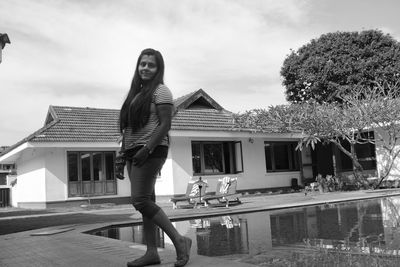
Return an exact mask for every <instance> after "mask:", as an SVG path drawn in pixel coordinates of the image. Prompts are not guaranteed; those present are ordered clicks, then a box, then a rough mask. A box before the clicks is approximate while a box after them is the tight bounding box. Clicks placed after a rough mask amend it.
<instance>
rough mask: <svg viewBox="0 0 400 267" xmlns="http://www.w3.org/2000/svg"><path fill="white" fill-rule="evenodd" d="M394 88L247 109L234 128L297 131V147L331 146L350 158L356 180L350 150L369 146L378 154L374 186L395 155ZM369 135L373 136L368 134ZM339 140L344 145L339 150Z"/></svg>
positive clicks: (397, 105) (397, 102)
mask: <svg viewBox="0 0 400 267" xmlns="http://www.w3.org/2000/svg"><path fill="white" fill-rule="evenodd" d="M399 89H400V88H399V84H395V85H390V84H385V83H375V86H374V87H371V88H365V87H361V86H357V87H354V88H353V93H352V94H346V93H344V92H342V93H340V94H338V95H337V97H338V98H339V99H340V100H341V102H340V103H339V102H331V103H327V102H323V103H318V102H317V101H307V102H303V103H298V104H290V105H279V106H275V107H273V106H271V107H269V108H268V109H256V110H251V111H247V112H245V113H242V114H236V116H235V122H236V127H238V128H247V129H248V128H250V129H253V130H254V131H261V132H262V131H271V130H277V131H279V132H294V131H299V132H301V133H302V134H303V138H302V139H301V140H300V141H299V145H298V148H299V149H302V148H303V147H304V146H309V145H311V146H312V147H314V145H315V144H316V143H318V142H329V143H333V144H335V145H336V146H337V148H338V149H339V150H340V151H342V152H343V153H344V154H345V155H346V156H348V157H349V158H350V159H351V161H352V163H353V172H354V176H355V177H356V179H357V180H358V181H362V177H363V171H364V169H363V166H362V164H361V163H360V160H359V159H358V157H357V153H356V150H355V147H356V146H357V145H358V144H368V143H370V144H374V145H375V147H376V149H377V152H378V153H377V154H378V156H379V160H378V161H379V162H378V163H379V166H378V171H379V176H380V181H379V183H378V185H377V186H379V185H380V184H381V182H382V181H383V180H384V179H385V178H387V177H388V176H389V175H390V173H391V171H392V170H393V168H394V167H395V166H396V163H398V161H397V159H398V157H399V155H400V144H399V138H400V98H398V96H399V94H400V90H399ZM370 132H374V135H373V136H372V135H369V134H368V133H370ZM344 142H347V143H348V144H350V146H349V147H346V146H344V145H343V144H344ZM398 171H400V170H398Z"/></svg>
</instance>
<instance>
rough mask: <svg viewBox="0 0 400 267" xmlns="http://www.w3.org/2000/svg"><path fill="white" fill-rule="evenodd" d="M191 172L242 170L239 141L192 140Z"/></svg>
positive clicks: (204, 173) (223, 172)
mask: <svg viewBox="0 0 400 267" xmlns="http://www.w3.org/2000/svg"><path fill="white" fill-rule="evenodd" d="M192 164H193V174H195V175H213V174H229V173H239V172H243V160H242V144H241V142H198V141H194V142H192Z"/></svg>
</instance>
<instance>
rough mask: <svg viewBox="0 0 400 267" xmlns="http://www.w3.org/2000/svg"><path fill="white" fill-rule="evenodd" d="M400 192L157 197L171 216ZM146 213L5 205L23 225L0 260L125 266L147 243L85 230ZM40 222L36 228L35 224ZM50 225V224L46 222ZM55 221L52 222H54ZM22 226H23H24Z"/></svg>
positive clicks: (166, 260) (169, 254) (201, 260)
mask: <svg viewBox="0 0 400 267" xmlns="http://www.w3.org/2000/svg"><path fill="white" fill-rule="evenodd" d="M396 195H400V189H387V190H375V191H351V192H334V193H318V192H313V193H311V194H307V195H305V194H304V193H301V192H299V193H290V194H278V195H272V194H271V195H268V194H262V195H261V194H260V195H249V196H243V197H241V200H242V204H239V205H234V206H231V207H229V208H226V207H206V208H205V207H201V208H196V209H186V208H185V209H172V204H171V203H169V202H168V201H167V200H160V201H159V202H158V203H159V204H160V206H162V208H163V209H164V211H165V212H166V213H167V214H168V216H169V217H170V218H171V219H172V220H175V219H182V218H188V217H190V218H193V217H202V216H205V215H224V214H235V213H243V212H251V211H259V210H277V209H283V208H290V207H302V206H309V205H316V204H329V203H337V202H346V201H354V200H360V199H370V198H378V197H385V196H396ZM140 220H141V216H140V214H138V213H137V212H136V211H134V210H133V208H132V207H131V206H129V205H118V206H99V207H96V208H94V207H93V208H91V207H87V208H81V207H76V208H59V209H55V210H51V211H49V212H43V211H37V212H25V213H24V212H21V210H18V209H13V208H1V209H0V228H3V230H6V228H7V227H8V228H12V227H18V226H19V227H24V228H23V230H26V229H31V230H28V231H20V232H16V233H11V234H3V235H0V266H13V267H14V266H15V267H17V266H18V267H20V266H38V267H42V266H49V267H50V266H51V267H53V266H74V267H81V266H82V267H88V266H96V267H97V266H98V267H101V266H126V263H127V262H128V261H131V260H133V259H134V258H136V257H138V256H140V255H142V254H143V252H144V249H145V247H144V246H143V245H139V244H135V243H131V242H125V241H120V240H113V239H109V238H103V237H100V236H95V235H88V234H85V233H84V232H85V231H89V230H92V229H97V228H102V227H106V226H110V225H122V224H129V223H134V222H140ZM32 225H35V227H34V228H35V229H33V228H30V226H32ZM40 225H42V226H48V227H44V228H43V227H42V228H40ZM49 225H50V226H49ZM21 229H22V228H19V230H21ZM160 256H161V258H162V262H161V264H160V265H156V266H173V263H174V261H175V257H176V256H175V251H174V249H173V247H172V246H171V245H168V244H167V245H166V247H165V248H164V249H160ZM187 266H192V267H199V266H216V267H218V266H230V267H235V266H238V267H239V266H241V267H246V266H254V265H251V264H245V263H243V262H237V261H233V260H226V259H220V258H211V257H206V256H197V255H193V257H191V260H190V262H189V263H188V264H187Z"/></svg>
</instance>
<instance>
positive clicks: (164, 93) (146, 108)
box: [120, 49, 192, 266]
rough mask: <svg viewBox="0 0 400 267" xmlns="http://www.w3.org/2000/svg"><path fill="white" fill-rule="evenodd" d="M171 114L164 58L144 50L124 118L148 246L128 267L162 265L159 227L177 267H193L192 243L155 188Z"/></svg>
mask: <svg viewBox="0 0 400 267" xmlns="http://www.w3.org/2000/svg"><path fill="white" fill-rule="evenodd" d="M173 112H174V105H173V101H172V94H171V92H170V90H169V89H168V88H167V87H166V86H165V85H164V60H163V58H162V55H161V53H160V52H158V51H156V50H154V49H145V50H143V51H142V53H141V54H140V56H139V58H138V61H137V64H136V70H135V74H134V76H133V80H132V84H131V88H130V90H129V93H128V96H127V97H126V99H125V101H124V103H123V105H122V108H121V112H120V131H121V133H122V134H123V144H122V148H123V151H124V153H125V156H126V158H127V169H128V173H129V179H130V181H131V195H132V204H133V206H134V207H135V209H136V210H138V211H139V212H140V213H141V214H142V217H143V226H144V234H145V237H146V245H147V250H146V253H145V255H144V256H142V257H140V258H138V259H136V260H134V261H131V262H128V266H147V265H152V264H160V257H159V255H158V252H157V246H156V225H157V226H159V227H160V228H161V229H162V230H163V231H164V232H165V233H166V234H167V235H168V236H169V237H170V239H171V240H172V242H173V244H174V246H175V249H176V254H177V261H176V262H175V266H184V265H186V263H187V262H188V261H189V255H190V248H191V245H192V240H191V239H189V238H187V237H184V236H182V235H180V234H179V233H178V231H177V230H176V229H175V227H174V226H173V225H172V223H171V221H170V220H169V219H168V217H167V215H166V214H165V213H164V211H163V210H162V209H161V208H160V207H159V206H158V205H157V204H156V203H155V193H154V185H155V182H156V177H157V174H158V172H159V171H160V170H161V167H162V166H163V164H164V162H165V159H166V157H167V154H168V145H169V138H168V131H169V129H170V127H171V119H172V114H173Z"/></svg>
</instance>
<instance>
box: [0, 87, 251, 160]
mask: <svg viewBox="0 0 400 267" xmlns="http://www.w3.org/2000/svg"><path fill="white" fill-rule="evenodd" d="M175 105H176V106H177V107H178V112H177V114H176V115H175V117H174V118H173V120H172V126H171V129H172V130H197V131H237V130H238V129H234V128H233V126H234V123H233V116H232V113H231V112H229V111H226V110H224V109H223V108H222V107H221V106H220V105H219V104H218V103H216V102H215V101H214V100H213V99H212V98H211V97H210V96H209V95H207V94H206V93H205V92H204V91H203V90H202V89H199V90H197V91H195V92H193V93H190V94H188V95H185V96H183V97H181V98H178V99H177V100H175ZM118 118H119V110H117V109H99V108H84V107H66V106H64V107H63V106H50V107H49V112H48V114H47V117H46V121H45V126H44V127H42V128H41V129H39V130H37V131H36V132H34V133H32V134H31V135H29V136H28V137H26V138H24V139H23V140H21V141H20V142H18V143H16V144H14V145H13V146H11V147H9V148H7V149H6V150H5V151H3V153H1V154H6V153H8V151H11V150H13V149H14V148H15V147H18V146H19V145H21V144H23V143H25V142H45V143H52V142H88V143H89V142H90V143H96V142H117V139H118V137H119V130H118V128H119V127H118ZM241 130H246V129H241Z"/></svg>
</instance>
